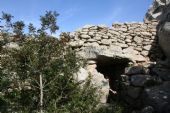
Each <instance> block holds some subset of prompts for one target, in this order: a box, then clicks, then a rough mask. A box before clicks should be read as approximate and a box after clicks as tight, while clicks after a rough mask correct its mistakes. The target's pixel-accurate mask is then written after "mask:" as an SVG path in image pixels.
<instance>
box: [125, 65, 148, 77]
mask: <svg viewBox="0 0 170 113" xmlns="http://www.w3.org/2000/svg"><path fill="white" fill-rule="evenodd" d="M125 74H126V75H137V74H146V71H145V69H144V67H142V66H133V67H127V68H125Z"/></svg>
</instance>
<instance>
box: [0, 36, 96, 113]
mask: <svg viewBox="0 0 170 113" xmlns="http://www.w3.org/2000/svg"><path fill="white" fill-rule="evenodd" d="M4 53H6V54H7V56H5V57H3V58H2V71H1V78H0V92H1V94H0V100H1V105H3V106H4V107H3V108H2V109H1V110H4V111H1V112H11V111H15V112H21V111H23V110H26V111H28V112H31V113H32V112H37V111H39V109H40V106H39V105H40V102H39V99H40V98H39V97H40V96H39V95H40V83H39V75H42V78H43V95H44V98H43V103H44V104H43V110H44V111H45V112H49V113H51V112H56V113H58V112H61V113H80V112H83V113H90V112H91V113H92V111H93V110H95V109H96V106H97V102H98V98H97V94H95V91H96V88H94V87H93V86H92V85H91V83H90V82H89V81H87V82H86V83H85V85H83V87H81V86H80V85H79V84H78V83H77V82H76V81H75V80H74V73H76V72H77V71H78V69H79V67H80V66H81V62H80V61H81V60H80V59H79V58H77V57H76V54H75V52H74V51H72V49H71V48H70V47H67V46H66V45H63V43H62V42H61V41H60V40H57V39H55V38H44V37H41V38H39V39H38V40H37V39H31V40H28V41H25V42H23V43H22V46H21V48H20V49H10V50H9V49H7V50H6V51H5V52H4Z"/></svg>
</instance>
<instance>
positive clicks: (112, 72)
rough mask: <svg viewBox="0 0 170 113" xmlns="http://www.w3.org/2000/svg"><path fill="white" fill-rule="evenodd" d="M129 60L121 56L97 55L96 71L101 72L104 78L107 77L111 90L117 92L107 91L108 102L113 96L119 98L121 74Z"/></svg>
mask: <svg viewBox="0 0 170 113" xmlns="http://www.w3.org/2000/svg"><path fill="white" fill-rule="evenodd" d="M129 62H130V60H129V59H128V58H121V57H106V56H98V58H97V71H98V72H100V73H102V74H103V75H104V77H105V78H107V79H109V85H110V88H111V90H113V91H116V92H117V94H113V92H111V91H110V92H109V97H108V103H110V102H111V101H112V100H113V99H114V98H116V99H118V98H120V96H121V95H120V93H121V84H120V83H121V75H122V74H124V71H125V68H126V67H127V66H128V64H129Z"/></svg>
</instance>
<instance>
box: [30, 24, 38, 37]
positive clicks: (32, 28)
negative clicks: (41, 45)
mask: <svg viewBox="0 0 170 113" xmlns="http://www.w3.org/2000/svg"><path fill="white" fill-rule="evenodd" d="M28 30H29V34H30V35H31V36H34V35H35V33H36V28H35V27H34V25H33V24H32V23H30V24H29V25H28Z"/></svg>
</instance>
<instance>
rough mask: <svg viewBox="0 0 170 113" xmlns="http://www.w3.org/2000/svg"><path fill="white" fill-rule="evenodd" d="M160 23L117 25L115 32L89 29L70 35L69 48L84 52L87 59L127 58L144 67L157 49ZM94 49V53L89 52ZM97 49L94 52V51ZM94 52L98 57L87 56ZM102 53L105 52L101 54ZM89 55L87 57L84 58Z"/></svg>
mask: <svg viewBox="0 0 170 113" xmlns="http://www.w3.org/2000/svg"><path fill="white" fill-rule="evenodd" d="M156 26H157V22H156V21H153V22H147V23H143V22H141V23H114V24H113V25H112V28H108V27H106V26H91V25H86V26H84V27H83V28H82V29H80V30H78V31H76V32H74V33H71V34H70V37H71V42H70V45H71V46H72V47H74V48H76V50H77V51H81V54H82V56H83V57H85V58H87V59H91V58H95V57H97V56H98V55H105V56H109V57H113V56H116V55H117V56H122V57H123V56H124V57H127V58H129V59H131V60H132V61H133V62H136V63H141V62H148V61H149V56H148V55H149V53H154V50H153V51H150V50H151V47H152V46H153V45H156V42H155V36H156ZM89 47H91V48H90V49H92V48H93V50H89ZM94 49H95V50H94ZM89 51H91V53H92V51H93V53H95V54H96V56H95V54H93V55H92V54H90V55H91V56H87V55H89V54H86V52H89ZM101 51H102V52H101ZM83 54H86V55H83Z"/></svg>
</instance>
